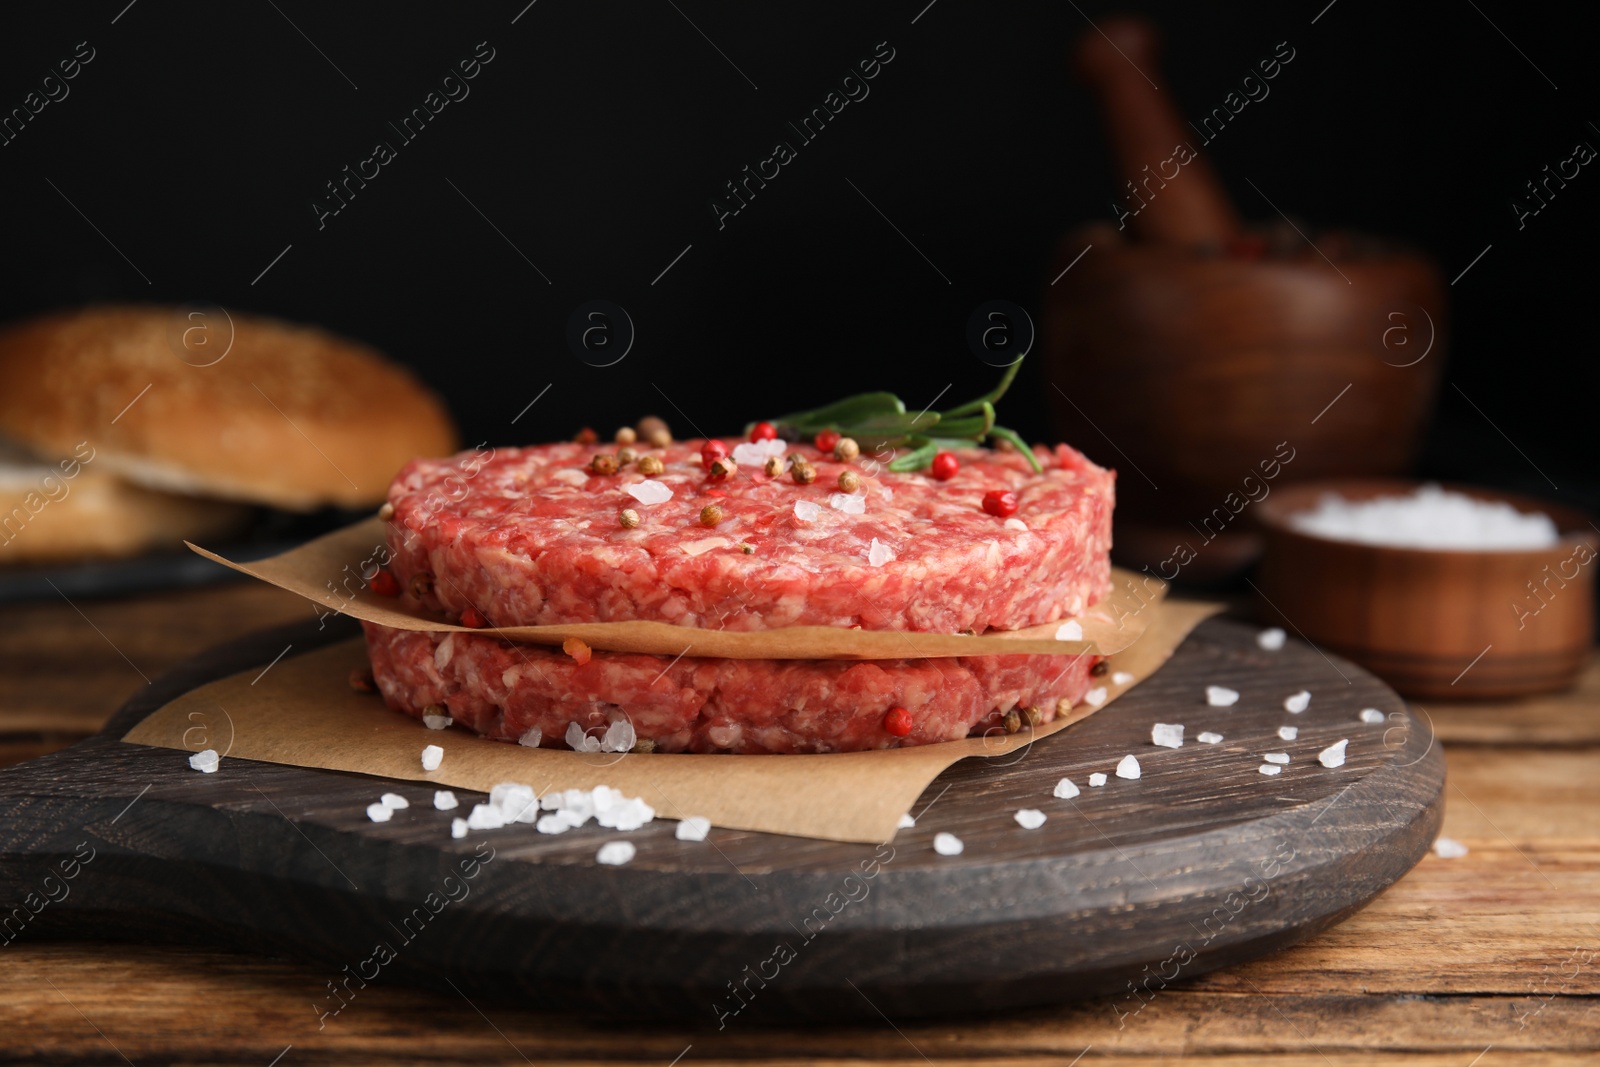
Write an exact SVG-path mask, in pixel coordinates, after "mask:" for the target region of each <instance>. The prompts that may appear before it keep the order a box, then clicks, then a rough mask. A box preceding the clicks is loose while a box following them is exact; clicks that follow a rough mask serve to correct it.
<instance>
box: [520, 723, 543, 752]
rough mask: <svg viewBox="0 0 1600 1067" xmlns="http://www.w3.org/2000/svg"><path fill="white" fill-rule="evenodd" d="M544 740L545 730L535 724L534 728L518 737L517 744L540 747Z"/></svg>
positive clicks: (525, 746) (526, 746)
mask: <svg viewBox="0 0 1600 1067" xmlns="http://www.w3.org/2000/svg"><path fill="white" fill-rule="evenodd" d="M543 740H544V730H542V729H540V728H539V727H537V726H535V727H534V728H533V729H531V730H529V731H528V732H527V733H525V734H523V735H522V736H521V737H519V738H517V744H519V745H522V746H523V747H524V748H538V747H539V743H540V742H541V741H543Z"/></svg>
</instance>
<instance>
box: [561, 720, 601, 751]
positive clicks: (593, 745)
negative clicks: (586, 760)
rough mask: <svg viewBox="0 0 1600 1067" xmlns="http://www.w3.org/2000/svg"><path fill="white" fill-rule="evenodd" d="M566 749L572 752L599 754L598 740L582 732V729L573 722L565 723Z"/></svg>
mask: <svg viewBox="0 0 1600 1067" xmlns="http://www.w3.org/2000/svg"><path fill="white" fill-rule="evenodd" d="M566 741H567V747H568V748H570V749H572V751H574V752H599V751H600V739H599V738H598V737H590V736H589V735H588V734H586V733H584V732H583V727H581V726H579V725H578V724H577V723H575V722H569V723H567V736H566Z"/></svg>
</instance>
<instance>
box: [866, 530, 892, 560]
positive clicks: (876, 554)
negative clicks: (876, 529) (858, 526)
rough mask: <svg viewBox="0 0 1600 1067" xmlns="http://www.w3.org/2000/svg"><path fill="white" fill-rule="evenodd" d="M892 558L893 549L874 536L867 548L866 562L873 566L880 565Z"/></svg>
mask: <svg viewBox="0 0 1600 1067" xmlns="http://www.w3.org/2000/svg"><path fill="white" fill-rule="evenodd" d="M892 559H894V549H892V548H890V547H889V546H888V545H886V544H884V543H883V542H882V541H879V540H878V539H877V538H876V537H874V538H873V539H872V544H871V546H870V547H868V549H867V562H868V563H870V564H871V565H872V566H874V567H881V566H883V565H884V564H885V563H888V562H889V561H890V560H892Z"/></svg>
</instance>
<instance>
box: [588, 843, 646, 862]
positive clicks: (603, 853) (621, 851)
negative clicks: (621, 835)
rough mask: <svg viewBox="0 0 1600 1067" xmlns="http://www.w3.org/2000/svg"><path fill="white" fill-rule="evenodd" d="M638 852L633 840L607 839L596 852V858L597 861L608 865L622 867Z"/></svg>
mask: <svg viewBox="0 0 1600 1067" xmlns="http://www.w3.org/2000/svg"><path fill="white" fill-rule="evenodd" d="M638 852H639V850H638V849H637V848H635V847H634V846H633V842H632V841H607V842H606V843H605V844H603V845H601V846H600V851H599V852H596V853H595V854H594V858H595V862H596V863H603V864H605V865H606V866H607V867H620V866H622V865H623V864H624V863H627V862H628V861H629V860H631V859H633V857H634V856H635V855H637V854H638Z"/></svg>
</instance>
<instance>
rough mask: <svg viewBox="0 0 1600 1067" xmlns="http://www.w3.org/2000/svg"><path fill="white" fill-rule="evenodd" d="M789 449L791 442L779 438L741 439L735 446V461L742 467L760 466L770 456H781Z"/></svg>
mask: <svg viewBox="0 0 1600 1067" xmlns="http://www.w3.org/2000/svg"><path fill="white" fill-rule="evenodd" d="M788 450H789V442H787V441H784V440H781V439H779V438H776V437H775V438H773V439H772V440H770V441H741V442H740V443H739V444H736V445H734V446H733V461H734V462H735V463H737V464H739V466H741V467H759V466H761V465H762V464H763V463H765V462H766V461H767V457H769V456H781V455H783V454H784V453H785V452H787V451H788Z"/></svg>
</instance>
